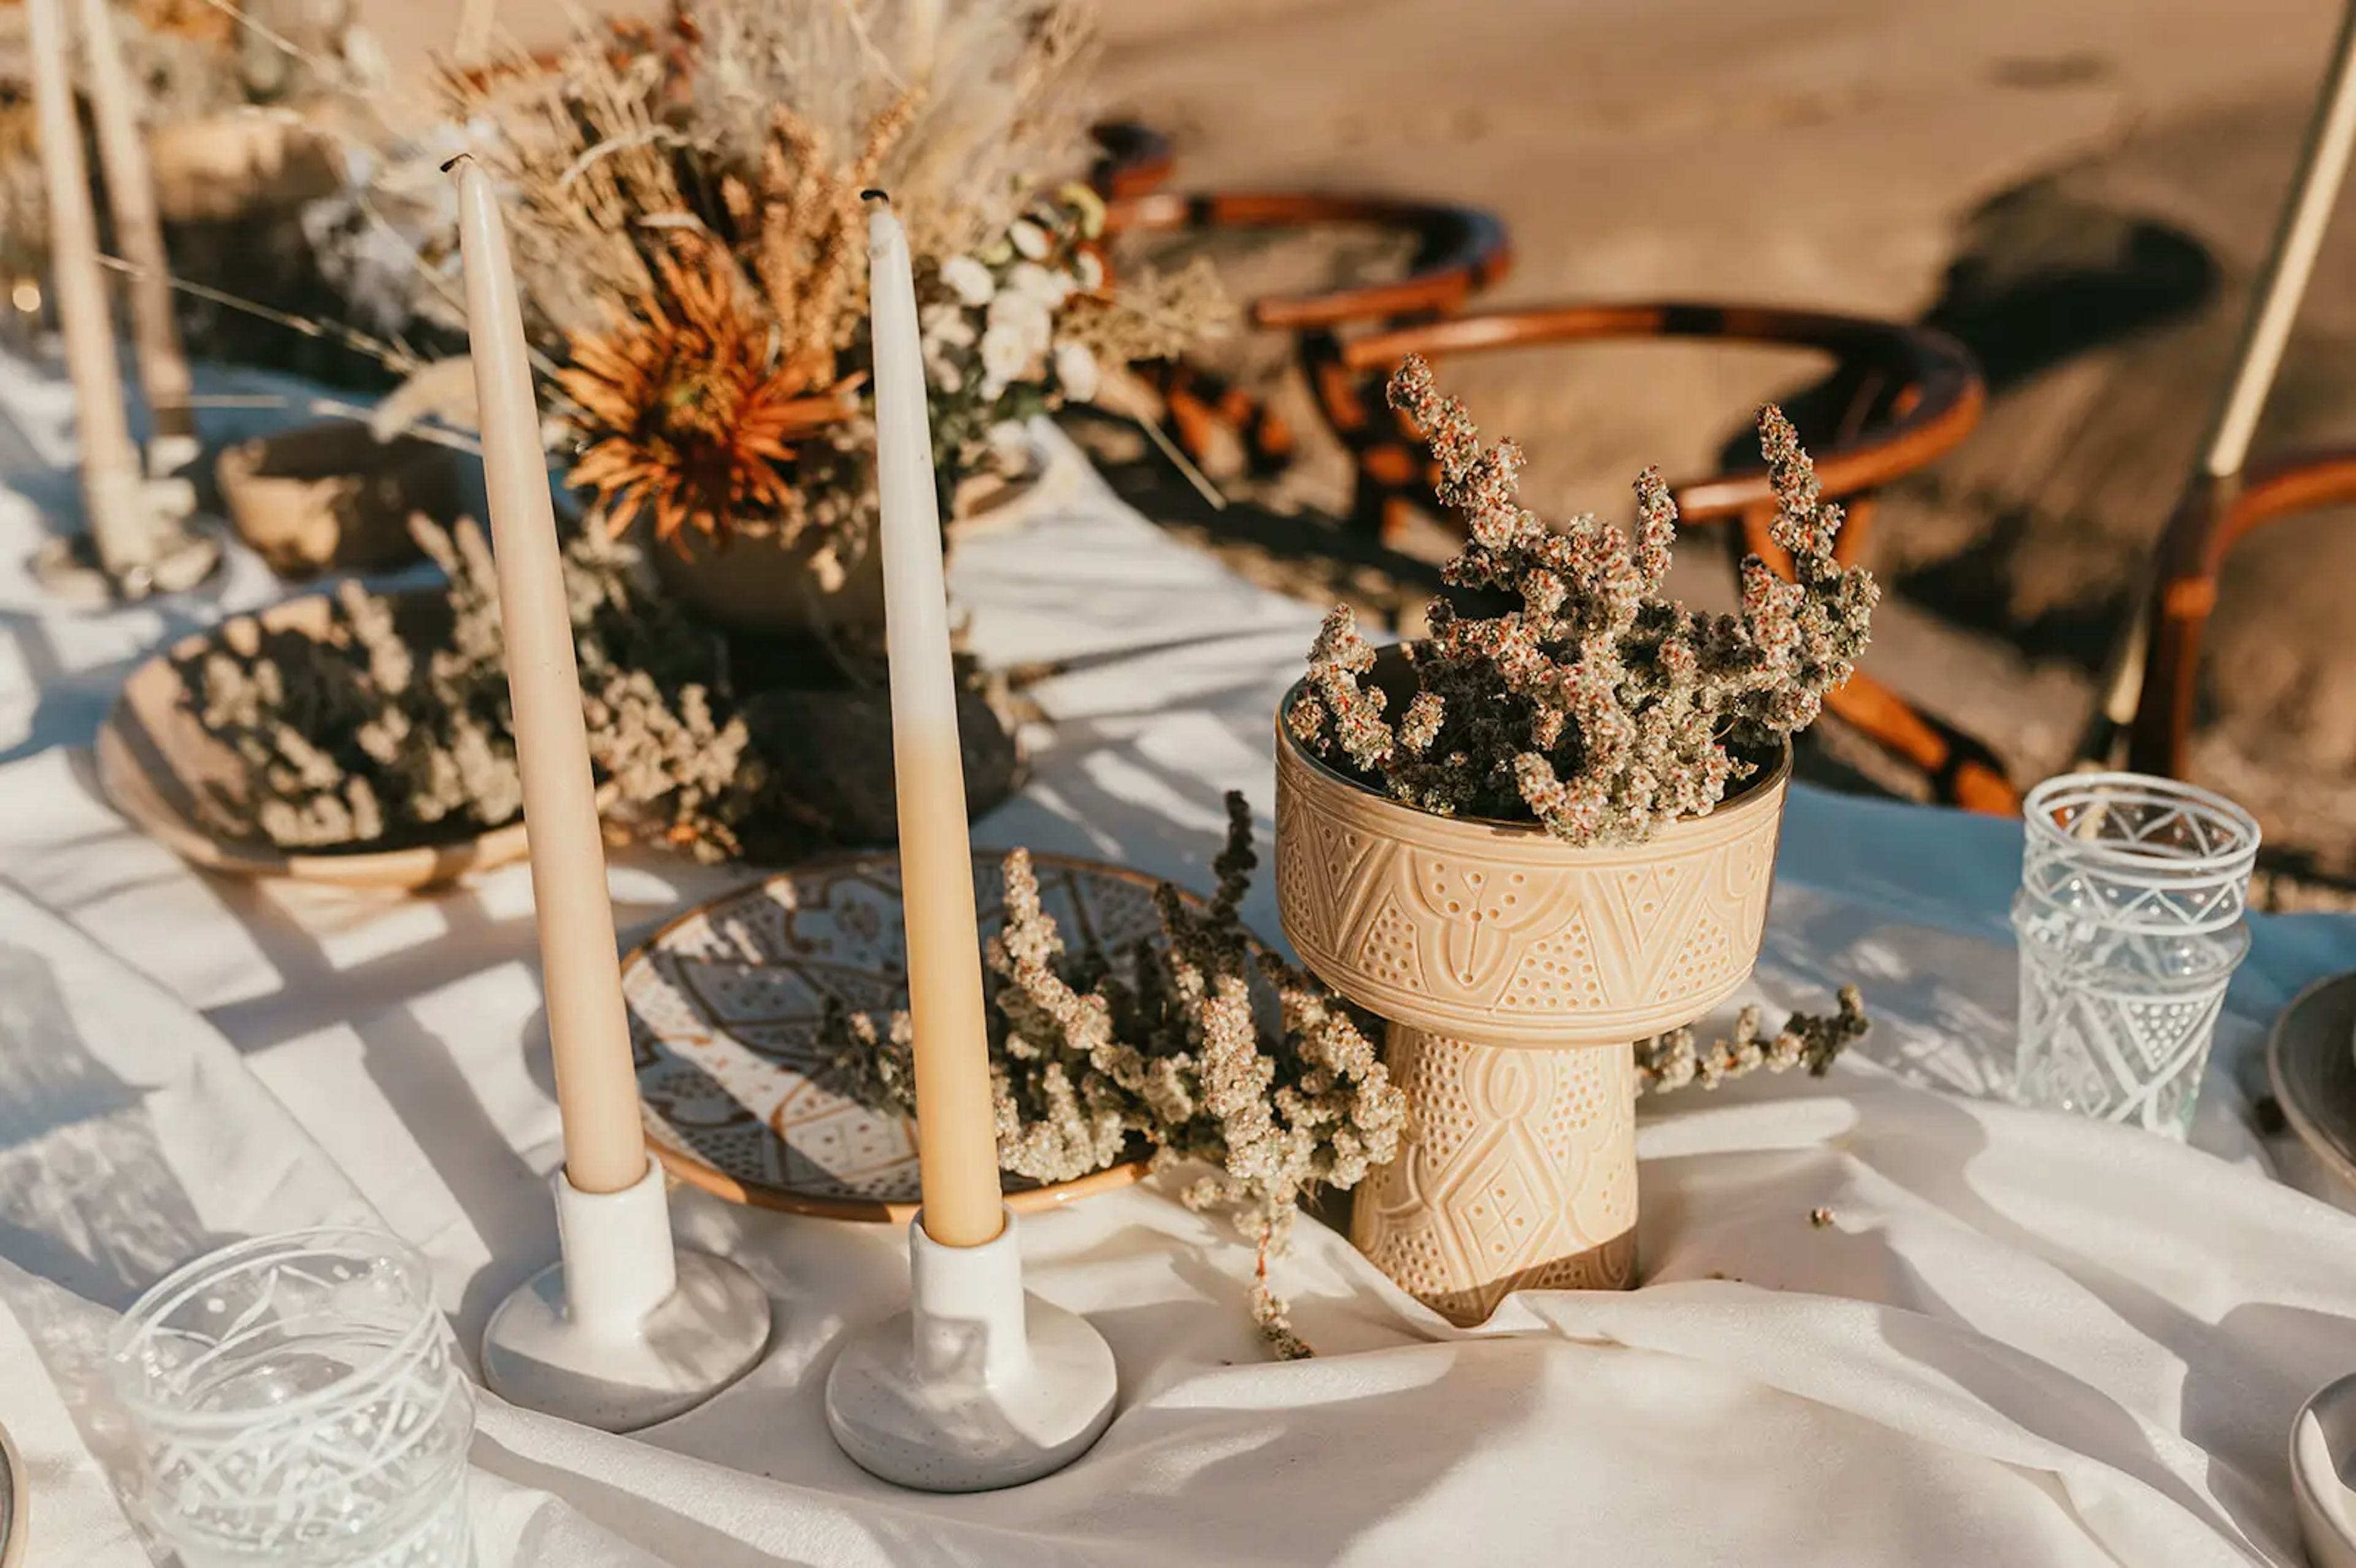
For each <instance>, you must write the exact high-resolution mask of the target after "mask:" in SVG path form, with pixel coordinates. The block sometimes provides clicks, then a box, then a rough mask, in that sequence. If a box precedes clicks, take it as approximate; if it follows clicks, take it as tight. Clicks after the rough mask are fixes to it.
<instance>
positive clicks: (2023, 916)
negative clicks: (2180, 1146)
mask: <svg viewBox="0 0 2356 1568" xmlns="http://www.w3.org/2000/svg"><path fill="white" fill-rule="evenodd" d="M2024 809H2025V814H2026V816H2027V818H2028V832H2027V839H2026V843H2025V846H2024V848H2023V850H2022V857H2021V888H2020V891H2019V894H2018V895H2017V896H2016V897H2015V898H2014V900H2013V907H2012V925H2013V931H2014V933H2015V934H2016V935H2017V936H2018V937H2019V943H2020V1029H2019V1057H2018V1061H2017V1064H2016V1075H2015V1093H2016V1095H2017V1097H2018V1098H2019V1099H2020V1100H2021V1101H2022V1102H2023V1103H2025V1104H2034V1105H2043V1106H2048V1107H2051V1108H2053V1109H2057V1110H2066V1111H2074V1112H2077V1113H2078V1114H2080V1115H2088V1116H2094V1117H2098V1118H2100V1119H2103V1120H2105V1121H2116V1122H2126V1123H2130V1124H2133V1125H2137V1126H2142V1127H2145V1128H2147V1129H2148V1130H2150V1131H2153V1132H2157V1133H2162V1134H2165V1135H2167V1136H2171V1137H2179V1138H2180V1137H2182V1136H2185V1134H2186V1132H2187V1131H2189V1130H2190V1125H2191V1121H2192V1112H2193V1108H2194V1105H2195V1104H2196V1103H2197V1101H2198V1099H2199V1097H2200V1092H2201V1073H2202V1072H2203V1070H2204V1069H2205V1067H2206V1065H2207V1062H2208V1055H2209V1044H2210V1040H2211V1037H2212V1036H2213V1034H2214V1033H2215V1030H2216V1025H2217V1015H2218V1012H2219V1010H2220V1008H2222V1005H2223V1002H2224V997H2225V987H2226V986H2227V984H2228V983H2229V982H2230V981H2231V980H2232V978H2233V970H2234V967H2235V966H2236V965H2239V964H2240V963H2241V961H2242V957H2243V955H2244V953H2246V952H2247V951H2248V949H2249V940H2250V939H2249V929H2248V927H2247V925H2246V924H2245V923H2244V922H2243V919H2242V916H2243V912H2244V908H2245V907H2246V905H2247V902H2248V897H2249V878H2250V870H2251V867H2252V866H2253V864H2254V861H2255V859H2256V856H2257V847H2258V828H2257V824H2256V823H2255V822H2254V821H2253V820H2252V819H2251V818H2250V816H2248V814H2247V813H2245V812H2244V811H2243V810H2242V809H2241V808H2240V807H2239V806H2236V805H2233V803H2232V802H2230V801H2227V800H2225V799H2224V798H2223V797H2222V796H2219V795H2211V794H2210V793H2209V792H2207V791H2205V790H2199V789H2195V788H2193V787H2192V786H2190V785H2189V784H2177V783H2175V782H2174V781H2172V780H2168V779H2156V778H2148V777H2145V776H2143V775H2141V774H2135V773H2090V774H2073V775H2068V776H2065V777H2062V778H2058V779H2051V780H2048V781H2047V782H2046V783H2044V784H2040V785H2039V786H2038V787H2037V788H2036V789H2034V790H2032V791H2030V792H2029V799H2028V801H2027V803H2026V805H2025V808H2024Z"/></svg>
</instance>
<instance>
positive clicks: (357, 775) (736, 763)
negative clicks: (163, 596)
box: [177, 517, 805, 859]
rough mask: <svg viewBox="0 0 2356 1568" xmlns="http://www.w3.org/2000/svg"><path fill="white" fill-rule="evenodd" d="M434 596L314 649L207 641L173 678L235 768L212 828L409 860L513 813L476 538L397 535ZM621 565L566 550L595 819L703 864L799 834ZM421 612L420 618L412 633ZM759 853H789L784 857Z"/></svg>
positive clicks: (467, 534) (479, 538)
mask: <svg viewBox="0 0 2356 1568" xmlns="http://www.w3.org/2000/svg"><path fill="white" fill-rule="evenodd" d="M412 531H413V532H414V533H415V535H416V538H417V540H418V543H419V545H420V547H421V548H423V549H424V550H425V552H426V553H427V554H428V555H429V556H430V557H432V558H433V560H434V561H435V562H436V563H437V564H439V565H440V566H441V568H442V570H443V571H444V574H445V576H446V577H447V579H448V586H447V588H446V589H445V590H444V596H443V600H442V602H441V603H431V602H427V601H421V600H408V601H403V600H396V599H387V598H382V597H380V596H378V595H375V594H372V593H369V592H367V591H366V590H364V589H363V588H361V587H360V586H359V584H358V583H357V582H351V581H347V582H345V583H344V584H342V585H341V587H340V588H339V589H338V590H337V598H336V602H335V610H334V613H333V616H332V618H331V619H330V621H329V624H328V626H327V631H326V634H325V635H322V636H312V635H307V634H305V633H300V632H294V631H280V632H274V633H264V634H263V635H262V640H261V642H260V644H259V645H258V647H257V648H256V649H255V651H254V652H253V653H252V655H243V654H240V653H238V652H236V651H234V650H233V649H231V648H230V647H229V646H228V645H225V644H223V643H221V642H220V641H215V642H213V643H211V644H209V645H207V647H206V648H205V650H204V651H203V652H201V653H198V654H197V655H195V656H190V657H187V658H184V659H181V660H180V661H178V665H177V667H178V671H179V674H180V677H181V680H182V682H183V684H184V686H185V688H186V690H187V699H186V700H187V704H188V706H189V708H190V709H191V710H192V711H193V713H194V714H195V716H196V718H197V720H198V723H199V724H200V725H201V726H202V727H203V728H204V730H205V731H206V732H207V733H208V734H209V735H210V736H211V737H212V738H213V739H215V740H216V741H220V742H222V743H224V744H226V745H227V746H228V747H229V748H230V750H231V751H233V752H235V753H236V754H237V756H238V757H239V758H240V759H241V762H243V763H244V764H245V767H246V779H245V795H246V797H247V798H244V799H241V800H233V801H232V800H226V799H216V798H213V797H210V796H208V797H206V798H205V799H203V800H202V801H201V802H200V808H201V809H203V810H204V811H205V813H206V815H207V816H208V818H209V820H210V821H211V822H212V823H213V825H214V826H215V827H218V828H220V829H221V830H223V831H225V832H228V833H230V834H231V835H233V836H236V837H243V836H245V835H246V834H248V833H251V832H252V831H253V830H254V829H255V828H257V827H258V828H259V829H260V830H261V832H262V835H263V836H264V837H267V838H268V839H269V840H270V841H271V842H272V843H273V844H276V845H278V846H280V847H281V848H290V849H291V848H329V847H332V848H344V847H348V846H353V845H359V844H366V843H369V842H374V841H380V840H381V841H385V842H388V843H394V842H402V841H415V840H416V839H418V838H420V837H430V836H432V835H433V834H434V832H435V831H436V830H437V829H445V828H446V827H449V826H450V825H454V824H462V825H465V826H466V827H472V828H475V829H477V830H481V829H488V828H492V827H498V826H500V825H501V824H503V823H506V822H509V821H511V820H513V819H514V817H515V816H516V815H517V813H518V812H519V811H520V810H521V809H522V805H523V795H522V786H521V784H520V781H519V776H518V774H517V772H516V762H515V737H514V733H513V731H512V728H511V725H510V716H509V700H508V684H507V664H506V654H505V649H504V645H503V643H502V640H501V637H500V634H499V619H498V581H497V579H496V577H495V575H494V572H493V568H492V565H491V556H490V548H489V545H488V543H487V541H486V539H484V537H483V533H482V530H481V529H480V528H477V526H476V525H475V524H474V523H473V522H471V521H466V520H462V521H461V522H460V523H459V524H458V526H457V527H456V528H454V529H451V530H449V531H447V532H445V531H444V530H443V529H441V528H436V527H434V525H433V524H431V523H429V522H427V521H425V520H424V519H423V518H422V517H421V518H417V519H414V520H413V521H412ZM640 564H641V563H640V561H639V560H638V557H637V552H636V550H634V549H632V548H631V547H629V546H627V545H624V544H617V543H615V542H613V541H611V540H609V539H605V537H604V536H603V535H602V534H599V533H597V532H596V531H594V530H591V531H589V532H587V533H584V535H582V536H581V537H578V538H576V539H573V540H571V541H569V542H568V543H567V545H566V547H565V557H564V568H565V587H566V590H567V592H568V595H569V597H570V601H571V609H572V614H573V635H574V641H575V645H576V647H577V650H578V655H579V660H580V669H581V689H582V705H583V715H584V720H586V723H587V727H588V732H589V750H590V757H591V761H592V763H594V768H595V773H596V777H597V782H598V799H599V805H600V807H601V810H602V811H603V812H604V813H605V816H606V818H607V820H608V822H609V823H611V824H612V825H613V826H614V827H616V829H617V830H619V831H623V832H626V833H629V834H632V835H634V836H637V837H642V838H646V839H648V840H652V841H655V842H659V843H664V844H669V845H672V846H676V847H679V848H686V849H688V850H691V852H693V853H695V854H696V855H698V856H699V857H700V858H701V859H723V858H727V857H730V856H734V855H736V854H740V853H743V852H744V850H745V848H746V846H745V843H744V837H745V835H746V834H747V833H755V834H758V833H769V834H773V835H774V834H780V833H787V832H789V831H790V830H792V829H795V828H798V827H802V826H805V825H803V824H801V823H800V821H799V818H798V816H797V814H795V813H794V812H793V811H792V810H791V808H790V805H789V804H788V803H785V802H781V801H779V800H777V799H776V798H774V793H775V792H774V791H772V789H771V787H770V777H771V775H770V773H769V770H768V768H767V767H766V764H765V763H763V762H762V761H761V760H760V758H759V757H757V756H756V755H755V754H754V753H753V752H751V751H750V750H749V749H748V740H747V734H746V730H745V725H744V720H743V719H742V718H741V717H738V716H737V714H736V712H735V706H736V705H735V701H734V695H733V693H732V690H731V688H730V685H729V682H728V678H727V670H726V650H725V647H724V645H723V644H722V642H721V640H720V639H719V637H718V636H717V635H715V634H713V633H712V632H710V631H709V630H707V629H705V628H703V627H701V626H698V625H696V624H693V623H692V622H691V621H689V620H688V619H687V618H686V616H685V615H684V613H682V612H681V611H680V609H679V608H678V607H677V606H676V605H674V604H672V603H669V601H667V600H665V599H663V598H662V597H661V596H660V595H659V594H658V593H656V592H653V591H652V589H651V586H650V584H649V583H648V581H646V580H645V578H644V577H643V575H642V573H641V571H640ZM421 611H422V614H421ZM764 847H765V848H796V847H798V846H797V844H796V843H795V842H794V841H793V840H791V839H790V838H782V839H778V840H777V841H776V843H775V844H774V845H772V844H769V843H767V842H766V841H764Z"/></svg>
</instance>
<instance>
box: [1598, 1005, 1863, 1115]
mask: <svg viewBox="0 0 2356 1568" xmlns="http://www.w3.org/2000/svg"><path fill="white" fill-rule="evenodd" d="M1761 1027H1762V1026H1761V1018H1760V1012H1759V1009H1758V1008H1755V1007H1751V1008H1743V1009H1742V1011H1741V1012H1740V1014H1739V1015H1737V1016H1736V1018H1735V1020H1734V1033H1733V1034H1732V1035H1731V1036H1730V1037H1729V1038H1727V1039H1724V1040H1714V1041H1712V1042H1711V1043H1710V1044H1709V1045H1708V1046H1706V1047H1697V1046H1696V1044H1695V1043H1694V1031H1693V1030H1692V1029H1690V1028H1687V1029H1671V1030H1670V1031H1669V1032H1668V1033H1666V1034H1664V1035H1656V1036H1655V1037H1654V1038H1653V1039H1651V1040H1638V1041H1637V1042H1636V1047H1635V1050H1636V1093H1639V1094H1645V1093H1653V1094H1660V1093H1667V1092H1668V1091H1669V1090H1672V1089H1682V1088H1684V1087H1685V1086H1686V1085H1687V1084H1688V1083H1699V1084H1700V1085H1701V1086H1702V1087H1703V1088H1705V1089H1715V1088H1717V1087H1718V1086H1719V1084H1720V1083H1724V1082H1725V1081H1726V1080H1727V1079H1729V1078H1740V1077H1741V1076H1743V1075H1744V1074H1745V1073H1749V1072H1759V1071H1760V1070H1762V1069H1764V1070H1765V1071H1767V1072H1790V1071H1791V1070H1792V1069H1793V1068H1794V1067H1804V1068H1806V1069H1807V1072H1808V1076H1809V1077H1811V1078H1822V1077H1823V1076H1824V1075H1825V1074H1826V1073H1827V1072H1831V1071H1832V1065H1833V1063H1834V1062H1835V1061H1837V1060H1838V1059H1839V1057H1840V1054H1841V1052H1842V1051H1847V1049H1848V1048H1849V1047H1850V1046H1851V1045H1854V1044H1855V1043H1856V1042H1857V1041H1858V1040H1863V1039H1864V1038H1865V1036H1866V1032H1867V1031H1868V1030H1869V1029H1871V1028H1872V1027H1873V1021H1872V1020H1871V1019H1869V1018H1867V1017H1866V1015H1865V1000H1864V998H1863V997H1860V996H1859V995H1858V989H1857V987H1855V986H1843V987H1841V988H1840V996H1839V1008H1838V1010H1837V1011H1836V1012H1835V1013H1833V1014H1832V1016H1831V1017H1829V1018H1827V1017H1825V1016H1823V1015H1821V1014H1815V1013H1794V1014H1793V1015H1792V1016H1791V1017H1790V1018H1789V1019H1785V1020H1784V1023H1783V1029H1782V1030H1781V1031H1779V1032H1778V1033H1777V1034H1776V1035H1775V1036H1774V1038H1772V1039H1771V1040H1762V1039H1760V1038H1759V1035H1760V1029H1761Z"/></svg>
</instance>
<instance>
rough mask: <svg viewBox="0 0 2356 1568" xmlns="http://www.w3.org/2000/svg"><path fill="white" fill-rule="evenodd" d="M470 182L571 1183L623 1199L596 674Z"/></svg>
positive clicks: (633, 1152) (479, 201)
mask: <svg viewBox="0 0 2356 1568" xmlns="http://www.w3.org/2000/svg"><path fill="white" fill-rule="evenodd" d="M455 168H456V170H457V175H458V240H459V245H460V248H461V250H462V251H463V252H464V254H465V257H466V330H467V336H468V340H469V342H470V344H471V347H472V349H473V353H474V361H475V392H476V397H477V400H478V402H479V403H480V404H481V418H482V440H483V472H484V480H485V484H486V485H487V489H488V491H489V494H490V504H491V545H492V550H493V553H494V556H495V559H496V560H497V562H498V580H499V624H500V627H501V630H502V635H504V638H505V640H506V643H507V656H508V690H509V695H510V697H511V699H513V706H514V709H515V738H516V766H517V769H518V771H519V773H521V774H522V775H523V815H524V821H525V822H526V823H527V824H528V825H529V826H530V841H531V891H532V901H533V905H534V909H535V911H536V912H537V915H538V918H539V924H540V957H541V969H542V971H543V974H544V981H543V983H544V985H545V986H546V988H547V994H548V1035H549V1046H550V1050H551V1051H552V1052H553V1054H554V1056H555V1060H556V1102H557V1110H558V1113H559V1114H560V1115H562V1118H563V1123H564V1173H565V1177H566V1179H568V1180H570V1181H571V1182H572V1183H573V1186H574V1187H575V1188H577V1189H580V1190H581V1191H583V1192H593V1193H594V1192H618V1191H620V1190H621V1189H624V1188H626V1187H629V1186H631V1185H633V1184H634V1183H636V1182H637V1181H638V1180H639V1179H641V1178H643V1177H644V1176H645V1175H646V1171H647V1144H646V1134H645V1131H644V1129H643V1128H642V1127H641V1126H640V1125H639V1123H638V1089H637V1075H636V1072H635V1071H634V1070H633V1068H632V1066H631V1063H630V1031H629V1024H628V1022H627V1019H626V1016H625V1014H624V1012H623V1008H622V978H621V965H620V961H619V958H618V956H617V955H616V950H615V945H614V910H613V905H612V904H611V903H610V902H609V901H608V900H607V896H606V892H605V840H604V838H603V837H602V836H601V835H600V833H599V831H598V827H597V803H596V797H595V794H594V786H593V784H592V782H591V778H590V772H589V736H588V731H587V728H586V726H585V725H584V723H583V721H582V717H581V676H580V671H579V669H578V668H577V667H576V666H575V664H574V660H573V620H572V615H571V613H570V612H569V611H568V610H567V608H566V604H565V597H564V572H563V568H562V562H561V560H560V559H559V556H558V553H557V542H556V515H555V508H554V507H552V504H551V503H550V500H549V488H548V463H547V459H546V457H545V455H544V454H543V452H542V449H541V442H540V407H539V404H538V403H537V402H536V401H534V400H533V398H532V390H531V366H530V360H529V359H528V358H527V357H526V355H525V350H524V341H523V312H522V308H521V306H520V305H519V304H518V302H517V298H516V285H515V274H514V272H513V271H512V270H511V269H510V266H509V261H508V236H507V229H506V227H505V225H503V224H502V223H501V222H500V220H499V209H498V198H497V197H496V196H495V195H494V193H493V192H492V189H491V181H490V176H487V175H486V174H485V173H484V172H483V171H482V169H481V167H480V166H478V165H477V164H476V163H475V161H474V160H473V159H471V158H461V159H459V160H458V161H457V163H456V165H455Z"/></svg>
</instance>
